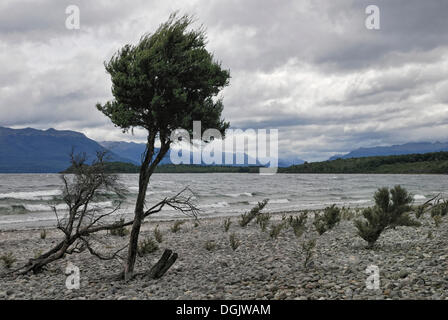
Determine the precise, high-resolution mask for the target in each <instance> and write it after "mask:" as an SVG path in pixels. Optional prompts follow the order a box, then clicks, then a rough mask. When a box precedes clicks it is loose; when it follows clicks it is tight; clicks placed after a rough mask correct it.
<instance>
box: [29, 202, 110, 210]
mask: <svg viewBox="0 0 448 320" xmlns="http://www.w3.org/2000/svg"><path fill="white" fill-rule="evenodd" d="M23 206H24V207H25V209H26V210H28V211H32V212H39V211H53V208H52V206H50V205H48V204H25V205H23ZM111 206H112V202H111V201H103V202H94V203H92V204H91V205H90V208H92V209H100V208H108V207H111ZM55 207H56V209H57V210H67V209H68V207H67V205H66V204H65V203H60V204H58V205H56V206H55Z"/></svg>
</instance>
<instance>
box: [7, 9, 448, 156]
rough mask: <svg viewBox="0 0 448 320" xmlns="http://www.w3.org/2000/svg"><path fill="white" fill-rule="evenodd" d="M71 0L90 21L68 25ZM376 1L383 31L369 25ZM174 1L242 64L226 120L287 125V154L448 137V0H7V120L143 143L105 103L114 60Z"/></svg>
mask: <svg viewBox="0 0 448 320" xmlns="http://www.w3.org/2000/svg"><path fill="white" fill-rule="evenodd" d="M73 4H74V5H77V6H78V7H79V9H80V29H79V30H69V29H67V28H66V26H65V21H66V18H67V14H66V13H65V10H66V7H67V6H69V5H73ZM369 4H375V5H377V6H378V7H379V9H380V29H379V30H369V29H367V28H366V26H365V20H366V18H367V16H368V15H367V14H366V13H365V9H366V7H367V5H369ZM175 10H179V12H180V13H188V14H194V15H195V16H196V18H197V20H198V21H199V22H201V23H203V24H204V25H205V26H206V27H207V33H208V48H209V50H211V51H212V52H214V54H215V57H216V58H217V59H219V60H220V61H222V65H223V66H224V67H225V68H228V69H230V71H231V76H232V78H231V81H230V86H229V87H228V88H226V89H225V90H224V91H223V93H222V95H223V97H224V105H225V108H224V117H225V118H226V120H228V121H230V122H231V125H232V127H233V128H241V129H246V128H267V129H269V128H276V129H278V130H279V139H280V144H279V148H280V153H281V154H282V155H284V156H286V155H294V156H297V157H299V158H302V159H305V160H308V161H315V160H324V159H327V158H328V157H329V156H332V155H334V154H336V153H343V152H347V151H350V150H353V149H355V148H358V147H369V146H376V145H391V144H401V143H405V142H413V141H438V140H439V141H448V137H447V133H448V32H447V30H448V18H447V16H448V1H446V0H427V1H420V0H401V1H399V0H387V1H386V0H384V1H379V0H370V1H359V0H357V1H354V0H353V1H350V0H337V1H330V0H326V1H316V0H312V1H311V0H310V1H304V0H291V1H286V0H283V1H274V0H270V1H267V0H247V1H243V0H238V1H236V0H219V1H217V0H196V1H194V0H193V1H185V0H182V1H168V0H164V1H148V0H136V1H129V0H127V1H109V0H108V1H106V0H104V1H75V0H70V1H64V0H54V1H34V0H33V1H31V0H29V1H18V0H11V1H8V0H6V1H5V0H2V1H1V2H0V67H1V69H0V115H1V116H0V126H8V127H14V128H23V127H28V126H29V127H34V128H39V129H47V128H51V127H52V128H56V129H70V130H77V131H81V132H83V133H85V134H86V135H87V136H88V137H90V138H92V139H95V140H98V141H102V140H127V141H142V139H143V138H144V135H143V133H142V132H141V131H136V132H135V135H134V136H132V135H130V134H127V135H124V134H122V133H121V131H120V129H118V128H115V127H114V126H113V125H112V124H111V123H110V120H109V119H108V118H107V117H105V116H104V115H102V114H101V113H100V112H99V111H97V110H96V109H95V103H96V102H105V101H106V100H110V99H111V98H112V96H111V92H110V87H111V82H110V78H109V76H108V75H107V74H106V73H105V70H104V66H103V62H104V61H105V60H107V59H109V58H110V57H111V55H112V54H113V53H114V52H115V51H116V50H117V49H119V48H120V47H121V46H123V45H124V44H127V43H136V42H137V41H138V39H139V38H140V36H141V35H142V34H143V33H146V32H151V31H154V30H155V29H156V28H157V26H158V25H159V24H160V23H161V22H164V21H165V20H166V19H167V18H168V16H169V14H170V13H171V12H173V11H175Z"/></svg>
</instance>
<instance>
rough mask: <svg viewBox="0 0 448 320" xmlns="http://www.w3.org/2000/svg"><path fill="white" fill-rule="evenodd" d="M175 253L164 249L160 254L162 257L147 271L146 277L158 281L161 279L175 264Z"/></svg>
mask: <svg viewBox="0 0 448 320" xmlns="http://www.w3.org/2000/svg"><path fill="white" fill-rule="evenodd" d="M176 260H177V253H173V251H171V250H169V249H165V251H164V252H163V254H162V257H161V258H160V259H159V261H157V263H156V264H155V265H154V266H153V267H152V268H151V270H150V271H149V274H148V277H149V278H151V279H159V278H161V277H162V276H163V275H164V274H165V273H166V272H167V271H168V269H169V268H171V266H172V265H173V264H174V262H176Z"/></svg>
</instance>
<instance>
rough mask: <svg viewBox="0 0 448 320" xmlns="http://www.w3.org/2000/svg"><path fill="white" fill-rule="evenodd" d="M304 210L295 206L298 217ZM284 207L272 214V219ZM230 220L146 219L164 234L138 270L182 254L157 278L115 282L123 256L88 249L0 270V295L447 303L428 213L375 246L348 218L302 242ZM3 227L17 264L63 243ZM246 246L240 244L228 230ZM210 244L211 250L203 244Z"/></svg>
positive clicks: (445, 261)
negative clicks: (373, 274) (75, 279)
mask: <svg viewBox="0 0 448 320" xmlns="http://www.w3.org/2000/svg"><path fill="white" fill-rule="evenodd" d="M298 213H299V212H288V215H297V214H298ZM281 219H282V213H277V214H273V217H272V219H271V225H272V224H276V223H279V222H280V221H281ZM238 220H239V217H233V218H232V224H231V225H230V229H229V230H228V231H227V232H226V231H225V230H224V227H223V219H222V218H208V219H199V220H198V221H197V222H196V221H195V220H185V223H184V224H182V225H181V228H180V230H179V231H177V232H176V233H174V232H172V231H171V227H172V225H173V224H174V221H154V220H151V219H149V220H147V221H146V223H145V224H144V225H143V229H142V232H141V234H140V239H144V238H148V237H152V238H153V231H154V228H155V227H156V225H158V226H159V230H160V231H161V232H162V235H163V241H162V242H161V243H159V244H158V245H159V249H158V250H157V251H155V252H153V253H150V254H147V255H145V256H143V257H138V261H137V264H136V271H137V272H142V273H144V272H145V270H146V271H147V270H149V269H150V267H151V266H152V265H153V264H154V263H156V262H157V260H158V259H159V258H160V256H161V254H162V252H163V250H164V249H171V250H173V251H174V252H176V253H177V254H178V256H179V257H178V259H177V261H176V262H175V264H174V265H173V266H172V267H171V269H169V270H168V272H167V273H166V274H165V275H164V276H163V277H162V278H160V279H157V280H152V279H147V278H145V277H144V276H142V277H139V278H138V279H135V280H132V281H129V282H124V281H123V280H120V279H118V278H117V275H118V274H119V273H120V272H121V270H122V269H123V262H122V261H120V260H111V261H102V260H99V259H98V258H96V257H94V256H92V255H90V254H89V253H88V252H87V251H85V252H82V253H80V254H73V255H67V256H66V257H65V259H62V260H59V261H56V262H54V263H52V264H50V265H49V266H48V267H47V269H46V270H45V271H43V272H42V273H39V274H36V275H34V274H27V275H11V274H7V272H8V269H6V267H5V266H3V265H2V266H0V274H1V276H0V299H26V300H28V299H82V300H85V299H87V300H96V299H104V300H113V299H118V300H123V299H126V300H127V299H130V300H135V299H138V300H140V299H155V300H161V299H173V300H176V299H181V300H190V299H193V300H196V299H257V300H258V299H259V300H266V299H268V300H271V299H288V300H319V299H320V300H322V299H325V300H326V299H330V300H341V299H342V300H350V299H355V300H378V299H380V300H381V299H393V300H396V299H431V300H448V237H447V232H448V224H447V223H446V222H444V223H442V224H441V225H440V226H438V227H436V226H435V225H434V222H433V220H432V219H431V218H430V217H424V218H423V219H422V226H421V227H418V228H411V227H397V228H396V229H394V230H388V231H386V232H385V233H384V234H382V235H381V237H380V238H379V240H378V242H377V245H376V247H375V248H374V249H366V243H365V241H364V240H363V239H361V238H360V237H358V236H357V235H356V228H355V227H354V225H353V220H342V221H341V222H340V223H339V224H338V225H337V226H336V227H335V228H334V229H332V230H329V231H328V232H326V233H324V234H323V235H321V236H318V235H317V233H316V232H314V231H312V230H313V228H312V224H311V222H312V219H308V225H307V227H308V231H307V232H306V233H305V234H304V235H302V237H300V238H297V237H296V236H295V235H294V232H293V230H292V229H291V228H285V229H283V230H282V231H281V233H280V235H279V236H278V238H277V239H272V238H271V237H270V235H269V229H270V227H268V229H267V231H264V232H263V231H262V230H261V229H260V227H259V226H258V225H257V224H256V223H255V222H252V223H250V224H249V225H248V226H246V227H244V228H243V227H241V226H240V225H239V224H238ZM40 233H41V230H40V229H35V230H8V231H0V255H3V254H5V253H7V252H12V253H13V255H14V257H15V258H16V259H17V261H15V262H14V265H13V266H12V267H11V268H12V269H14V268H16V267H18V266H20V265H22V264H24V263H25V262H26V261H27V260H28V259H29V258H32V257H34V256H35V255H36V254H38V253H41V252H44V251H45V250H46V249H48V248H50V247H51V246H53V245H54V244H56V243H57V242H58V241H59V240H60V239H61V234H60V231H58V230H56V229H47V230H46V237H45V239H41V237H40ZM232 233H234V234H235V236H236V237H237V238H238V240H239V241H240V245H239V247H238V248H237V249H236V250H233V249H232V248H231V246H230V244H229V236H230V234H232ZM97 237H98V240H100V241H101V243H102V248H103V250H104V251H105V252H107V251H108V250H109V251H113V250H114V249H117V248H120V247H122V246H124V245H125V244H126V242H127V240H128V237H119V236H113V235H110V234H106V233H103V234H99V235H97ZM313 238H316V239H317V240H316V241H317V242H316V247H315V251H314V255H313V257H312V259H311V262H310V263H309V264H308V266H306V267H305V266H304V263H303V262H304V254H303V252H302V251H301V245H302V243H303V242H304V241H307V240H309V239H313ZM207 243H213V248H208V249H207V248H206V244H207ZM70 263H71V264H73V265H75V266H77V267H78V268H79V270H80V288H79V289H71V290H69V289H67V288H66V278H67V276H66V275H65V269H66V267H67V265H68V264H70ZM371 265H374V266H377V267H378V270H379V278H378V279H379V286H378V288H376V289H375V288H373V289H372V288H368V285H367V283H366V281H368V277H369V274H368V273H366V269H367V268H368V267H369V266H371Z"/></svg>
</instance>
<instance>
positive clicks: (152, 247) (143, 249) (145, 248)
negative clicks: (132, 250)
mask: <svg viewBox="0 0 448 320" xmlns="http://www.w3.org/2000/svg"><path fill="white" fill-rule="evenodd" d="M157 250H159V246H158V245H157V242H155V241H154V240H153V239H152V238H146V239H145V240H143V241H142V242H140V243H139V245H138V248H137V253H138V255H139V256H140V257H143V256H145V255H147V254H150V253H153V252H156V251H157Z"/></svg>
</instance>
